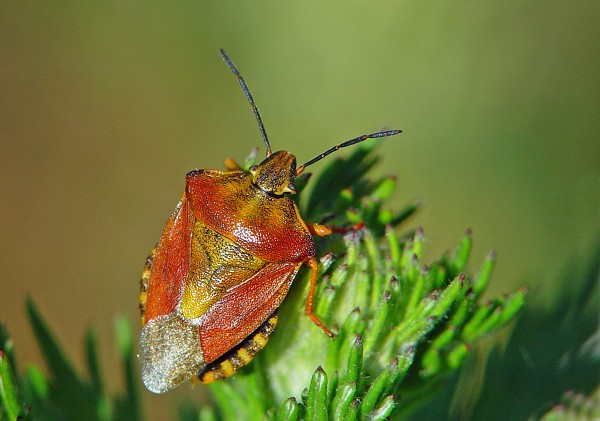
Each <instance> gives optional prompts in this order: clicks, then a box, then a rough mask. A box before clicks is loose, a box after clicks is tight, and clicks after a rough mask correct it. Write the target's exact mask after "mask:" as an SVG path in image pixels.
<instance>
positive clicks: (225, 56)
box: [219, 48, 271, 157]
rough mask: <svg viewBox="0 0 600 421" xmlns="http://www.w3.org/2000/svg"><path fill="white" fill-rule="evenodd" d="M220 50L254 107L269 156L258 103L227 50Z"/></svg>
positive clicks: (268, 145)
mask: <svg viewBox="0 0 600 421" xmlns="http://www.w3.org/2000/svg"><path fill="white" fill-rule="evenodd" d="M219 52H220V53H221V57H223V60H225V63H226V64H227V67H229V68H230V69H231V71H232V72H233V74H234V75H235V76H236V77H237V79H238V82H239V83H240V86H241V87H242V91H243V92H244V95H246V99H247V100H248V102H249V103H250V106H251V107H252V112H253V113H254V117H256V122H257V123H258V129H259V130H260V135H261V137H262V140H263V141H264V142H265V145H266V146H267V157H268V156H269V155H271V144H270V143H269V139H268V138H267V132H266V130H265V126H264V125H263V122H262V119H261V118H260V113H259V112H258V107H257V106H256V103H255V102H254V98H252V94H251V93H250V89H248V85H246V82H245V81H244V78H243V77H242V75H241V74H240V72H239V71H238V69H236V67H235V66H234V64H233V62H232V61H231V59H230V58H229V56H228V55H227V54H226V53H225V50H223V49H222V48H221V49H220V50H219Z"/></svg>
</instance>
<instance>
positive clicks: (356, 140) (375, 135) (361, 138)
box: [296, 130, 402, 176]
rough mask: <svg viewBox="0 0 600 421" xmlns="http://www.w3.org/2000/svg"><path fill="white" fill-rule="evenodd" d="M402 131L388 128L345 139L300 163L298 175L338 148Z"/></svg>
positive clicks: (297, 170)
mask: <svg viewBox="0 0 600 421" xmlns="http://www.w3.org/2000/svg"><path fill="white" fill-rule="evenodd" d="M400 133H402V130H386V131H384V132H377V133H371V134H364V135H362V136H358V137H355V138H354V139H350V140H347V141H345V142H343V143H340V144H339V145H335V146H334V147H333V148H331V149H328V150H326V151H325V152H323V153H322V154H320V155H317V156H315V157H314V158H313V159H311V160H310V161H308V162H307V163H305V164H302V165H300V166H299V167H298V168H297V169H296V175H297V176H298V175H300V174H302V172H304V169H305V168H306V167H308V166H309V165H312V164H314V163H315V162H317V161H320V160H321V159H323V158H325V157H326V156H327V155H329V154H331V153H333V152H335V151H337V150H340V149H342V148H345V147H347V146H352V145H355V144H357V143H360V142H362V141H364V140H367V139H378V138H380V137H388V136H395V135H397V134H400Z"/></svg>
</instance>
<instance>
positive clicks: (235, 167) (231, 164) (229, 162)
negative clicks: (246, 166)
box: [224, 158, 242, 171]
mask: <svg viewBox="0 0 600 421" xmlns="http://www.w3.org/2000/svg"><path fill="white" fill-rule="evenodd" d="M224 166H225V169H226V170H227V171H241V170H242V167H240V166H239V164H238V163H237V162H235V161H234V160H233V159H232V158H227V159H226V160H225V162H224Z"/></svg>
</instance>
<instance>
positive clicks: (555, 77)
mask: <svg viewBox="0 0 600 421" xmlns="http://www.w3.org/2000/svg"><path fill="white" fill-rule="evenodd" d="M598 22H600V3H598V2H591V1H590V2H576V3H573V2H569V3H566V2H558V1H549V2H548V1H543V2H542V1H532V2H518V1H490V2H453V3H447V2H414V3H407V2H396V1H382V2H357V1H347V2H335V3H334V2H329V3H326V2H316V1H306V2H300V3H298V2H294V3H292V2H285V3H284V2H281V3H277V2H265V1H254V2H247V3H245V2H233V1H222V2H219V3H218V4H217V3H216V2H215V3H214V5H205V4H204V3H203V2H179V3H169V4H166V3H165V4H160V3H158V2H151V3H141V2H118V1H106V2H85V3H84V2H30V1H19V2H16V1H8V0H2V1H0V140H1V143H0V145H1V146H0V191H1V193H2V199H1V202H0V220H1V221H2V235H1V236H0V267H1V268H2V281H1V292H0V319H1V320H2V322H5V323H6V324H7V325H8V327H9V329H10V331H11V333H12V334H13V335H14V339H15V345H16V347H17V350H18V351H19V354H18V355H19V357H20V359H19V362H20V363H21V364H24V363H25V362H29V361H34V362H39V361H40V356H39V355H38V353H37V350H36V347H35V344H34V340H33V338H32V335H31V332H30V330H29V328H28V327H27V324H26V322H25V318H24V305H23V298H24V296H25V295H26V294H31V295H32V296H33V298H34V299H35V300H36V302H37V303H38V304H39V306H40V308H41V310H42V311H43V313H44V314H45V315H46V317H47V319H48V321H49V323H50V324H51V325H52V326H53V327H54V329H55V330H56V333H57V335H58V336H59V338H60V339H61V340H62V341H63V342H64V343H65V346H66V347H67V349H68V352H69V353H70V354H72V355H75V356H76V357H78V358H79V360H78V361H79V362H80V363H81V357H82V356H81V342H82V338H83V332H84V330H85V328H86V327H87V326H89V325H93V326H95V327H96V328H97V329H98V330H99V331H100V335H101V341H102V344H103V345H104V352H103V355H102V356H103V358H104V365H105V367H106V368H107V369H108V370H109V372H110V373H111V375H110V378H109V380H110V384H111V385H112V386H113V387H114V388H115V389H117V388H119V387H121V386H120V384H119V381H118V377H117V374H116V372H117V371H116V370H117V367H114V366H115V361H116V358H115V355H114V354H113V351H112V350H113V349H114V347H113V333H112V323H113V319H114V317H115V315H116V314H120V313H124V314H126V315H128V316H129V317H130V318H131V320H132V321H134V322H136V323H137V320H138V310H137V299H138V279H139V275H140V272H141V269H142V266H143V264H144V260H145V257H146V255H147V253H148V251H149V249H150V248H151V247H152V245H153V244H154V242H155V241H156V240H157V239H158V237H159V235H160V232H161V230H162V226H163V224H164V222H165V221H166V219H167V217H168V216H169V214H170V213H171V211H172V209H173V207H174V206H175V204H176V203H177V201H178V199H179V197H180V195H181V193H182V192H183V187H184V175H185V173H186V172H187V171H189V170H191V169H194V168H221V166H222V162H223V160H224V159H225V158H227V157H233V158H235V159H237V160H239V161H241V160H243V158H244V157H245V156H246V155H247V154H248V152H249V151H250V149H251V148H252V147H254V146H260V147H262V146H263V145H262V144H261V140H260V135H259V132H258V129H257V127H256V123H255V121H254V118H253V116H252V113H251V111H250V108H249V106H248V104H247V103H246V101H245V99H244V98H243V96H242V93H241V91H240V89H239V87H238V85H237V82H236V81H235V79H234V77H233V76H232V74H231V72H230V71H229V70H228V69H227V68H226V66H225V65H224V63H223V62H222V60H221V58H220V57H219V54H218V49H219V48H225V49H226V51H227V52H228V53H229V54H230V56H231V57H232V59H233V61H234V62H235V63H236V65H237V66H238V68H239V69H240V71H241V72H242V74H243V75H244V76H245V78H246V80H247V82H248V84H249V85H250V88H251V90H252V93H253V95H254V97H255V100H256V101H257V103H258V105H259V107H260V110H261V113H262V115H263V120H264V122H265V125H266V128H267V132H268V134H269V136H270V139H271V143H272V145H273V147H274V149H275V150H278V149H286V150H289V151H291V152H293V153H295V154H296V155H297V156H298V157H299V161H302V162H304V161H306V160H308V159H309V158H312V157H313V156H315V155H316V154H318V153H320V152H322V151H323V150H324V149H326V148H327V147H329V146H332V145H333V144H335V143H338V142H340V141H343V140H346V139H348V138H351V137H354V136H357V135H360V134H362V133H366V132H372V131H377V130H380V129H382V128H401V129H403V130H404V134H402V135H401V136H400V137H396V138H390V139H387V140H385V141H384V142H383V145H382V147H381V148H380V152H381V153H382V154H383V157H384V160H383V162H382V165H381V166H380V167H379V169H378V171H380V173H382V174H383V173H393V174H397V175H398V177H399V180H400V189H399V194H398V195H397V204H398V207H401V206H403V205H404V204H406V203H408V202H411V201H414V200H419V201H420V202H421V203H422V204H423V209H422V211H421V212H420V213H419V214H418V216H417V217H416V218H413V219H412V220H411V224H412V227H416V226H422V227H423V228H424V229H425V232H426V234H427V235H428V240H429V255H430V256H431V258H435V257H436V256H438V255H439V254H440V253H441V252H443V251H444V250H446V249H447V248H450V247H454V245H455V244H456V243H457V240H458V238H459V237H460V236H461V235H462V233H463V232H464V230H465V229H466V228H472V229H473V232H474V239H475V244H476V247H475V252H474V259H473V261H474V262H479V261H481V259H482V258H483V256H484V255H485V254H486V253H487V252H488V251H489V250H492V249H494V250H497V252H498V258H499V260H498V266H497V270H496V273H495V276H494V282H493V284H492V286H491V288H492V292H493V293H502V292H508V291H511V290H514V289H515V288H516V287H517V286H520V285H523V284H527V285H529V286H530V287H531V290H532V292H531V294H530V305H532V306H542V307H543V306H545V305H549V304H548V303H549V302H551V298H552V293H553V291H555V290H556V289H555V288H554V287H553V284H552V281H555V280H557V279H558V273H559V272H560V270H561V268H562V267H563V266H564V264H565V262H567V260H568V259H570V258H572V257H574V256H576V255H579V254H582V253H583V254H585V252H586V250H587V248H589V246H590V244H591V243H592V241H593V240H595V239H597V238H598V235H599V233H600V206H599V205H600V184H599V176H600V143H599V141H598V140H599V131H600V130H599V129H598V127H599V125H598V123H599V112H600V43H599V42H598V40H599V39H600V30H599V29H598V28H599V26H598ZM312 171H316V172H318V171H319V167H318V165H315V166H314V167H313V168H312ZM474 269H475V267H474ZM548 328H552V327H551V326H548ZM201 394H202V390H198V389H196V390H192V391H190V390H189V388H188V387H182V388H180V389H179V390H177V391H176V392H174V393H172V394H170V395H167V396H164V397H155V396H151V395H150V394H149V393H147V394H146V396H145V398H146V402H147V403H148V405H149V408H152V410H151V411H147V413H151V414H152V417H151V418H152V419H161V418H163V417H164V416H166V414H169V413H171V411H172V409H173V407H174V406H175V402H177V401H179V400H181V399H183V397H185V396H188V397H192V398H194V399H196V400H199V399H200V398H199V396H200V395H201ZM146 409H148V407H147V408H146Z"/></svg>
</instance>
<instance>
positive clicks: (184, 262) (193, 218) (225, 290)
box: [140, 50, 400, 393]
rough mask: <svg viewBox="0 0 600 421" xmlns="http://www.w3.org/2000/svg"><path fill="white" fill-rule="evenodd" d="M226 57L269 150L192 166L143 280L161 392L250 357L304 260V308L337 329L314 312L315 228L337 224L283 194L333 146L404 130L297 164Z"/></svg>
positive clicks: (151, 362) (216, 374)
mask: <svg viewBox="0 0 600 421" xmlns="http://www.w3.org/2000/svg"><path fill="white" fill-rule="evenodd" d="M221 56H222V57H223V60H225V63H226V64H227V66H228V67H229V68H230V69H231V71H232V72H233V73H234V74H235V76H236V77H237V79H238V81H239V84H240V86H241V88H242V91H243V92H244V95H245V96H246V98H247V99H248V102H249V103H250V105H251V106H252V111H253V113H254V116H255V117H256V120H257V122H258V127H259V129H260V133H261V136H262V139H263V141H264V143H265V145H266V148H267V153H266V158H265V159H264V161H262V162H261V163H260V164H258V165H254V166H252V167H250V171H249V172H248V173H246V172H244V171H242V170H241V169H240V168H239V167H237V166H236V165H234V164H233V163H232V162H231V161H230V162H229V164H227V165H226V166H227V167H228V170H227V171H217V170H194V171H191V172H189V173H188V174H187V175H186V186H185V191H184V193H183V197H182V198H181V200H180V201H179V203H178V204H177V207H176V208H175V210H174V211H173V213H172V214H171V217H170V218H169V220H168V221H167V224H166V225H165V227H164V229H163V232H162V235H161V237H160V239H159V241H158V243H157V245H156V247H155V248H154V249H153V250H152V252H151V253H150V256H149V257H148V259H147V261H146V266H145V268H144V272H143V274H142V279H141V293H140V310H141V313H142V324H143V325H144V326H143V328H142V333H141V340H140V344H141V355H140V359H141V364H142V379H143V382H144V384H145V385H146V387H147V388H148V390H150V391H151V392H154V393H164V392H167V391H168V390H170V389H173V388H174V387H176V386H177V385H179V384H180V383H181V382H183V381H185V380H186V379H192V381H198V380H199V381H201V382H202V383H210V382H213V381H215V380H219V379H221V378H224V377H227V376H230V375H232V374H233V373H235V372H236V371H237V370H238V369H239V368H241V367H243V366H244V365H246V364H248V363H249V362H250V360H251V359H252V358H253V357H254V355H255V354H256V353H257V352H258V351H260V350H261V349H262V348H263V347H264V346H265V344H266V342H267V340H268V338H269V335H270V334H271V333H272V332H273V330H274V329H275V325H276V323H277V310H278V308H279V306H280V304H281V302H282V300H283V299H284V298H285V296H286V294H287V292H288V289H289V287H290V285H291V283H292V281H293V280H294V277H295V276H296V274H297V273H298V270H299V269H300V266H302V265H303V264H305V265H307V266H309V268H310V270H311V276H310V288H309V293H308V297H307V299H306V315H307V316H308V317H310V319H311V320H312V321H313V322H314V323H315V324H316V325H317V326H319V327H320V328H321V329H323V331H324V332H325V333H326V334H327V335H329V336H331V337H333V334H332V333H331V331H330V330H329V329H328V328H327V327H325V325H324V324H323V323H322V322H321V320H319V318H318V317H317V316H316V315H315V314H314V313H313V301H314V292H315V285H316V281H317V261H316V259H315V254H316V249H315V242H314V240H313V237H312V236H313V235H319V236H324V235H328V234H330V233H331V230H330V229H329V228H327V227H325V226H323V225H319V224H311V223H308V222H305V221H304V220H303V219H302V216H301V215H300V213H299V211H298V208H297V207H296V204H295V203H294V202H293V201H292V200H291V199H290V198H288V197H286V195H290V194H294V193H295V186H294V179H295V177H296V176H298V175H299V174H301V173H302V172H303V171H304V169H305V168H306V167H307V166H309V165H312V164H314V163H315V162H317V161H319V160H320V159H322V158H324V157H325V156H327V155H329V154H330V153H332V152H335V151H337V150H338V149H340V148H345V147H346V146H350V145H354V144H356V143H359V142H362V141H363V140H366V139H372V138H381V137H386V136H393V135H396V134H398V133H400V130H389V131H383V132H378V133H372V134H369V135H363V136H359V137H357V138H354V139H351V140H348V141H346V142H343V143H340V144H339V145H336V146H334V147H332V148H330V149H328V150H327V151H325V152H323V153H322V154H320V155H318V156H316V157H315V158H313V159H311V160H310V161H308V162H306V163H305V164H303V165H300V166H299V167H296V157H295V156H294V155H292V154H291V153H288V152H286V151H278V152H271V146H270V144H269V141H268V139H267V134H266V131H265V128H264V126H263V124H262V121H261V117H260V113H259V112H258V108H257V107H256V104H255V103H254V99H253V98H252V95H251V94H250V91H249V90H248V86H247V85H246V83H245V82H244V79H243V78H242V76H241V75H240V73H239V72H238V70H237V69H236V68H235V66H234V65H233V63H232V62H231V60H230V59H229V57H228V56H227V55H226V54H225V52H224V51H223V50H221Z"/></svg>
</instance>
